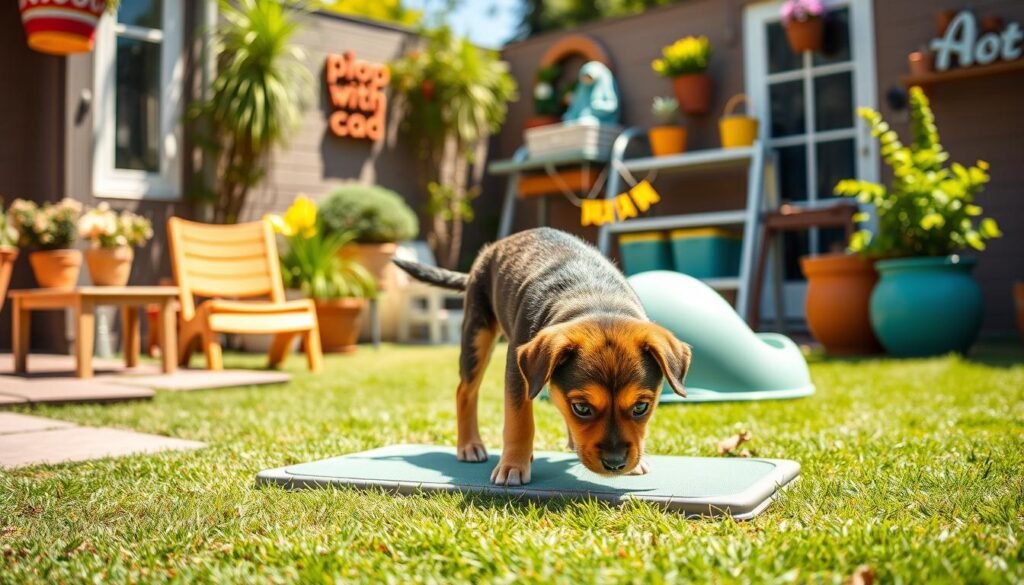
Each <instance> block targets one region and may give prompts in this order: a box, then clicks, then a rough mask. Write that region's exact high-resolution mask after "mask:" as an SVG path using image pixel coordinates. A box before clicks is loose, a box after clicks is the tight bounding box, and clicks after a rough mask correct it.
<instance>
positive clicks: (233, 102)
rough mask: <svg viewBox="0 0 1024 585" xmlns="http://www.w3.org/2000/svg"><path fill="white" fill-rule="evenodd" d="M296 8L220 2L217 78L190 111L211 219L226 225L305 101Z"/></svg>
mask: <svg viewBox="0 0 1024 585" xmlns="http://www.w3.org/2000/svg"><path fill="white" fill-rule="evenodd" d="M296 11H297V9H296V8H294V7H292V5H289V4H288V3H283V2H279V1H278V0H235V1H233V2H232V1H229V0H221V2H220V19H219V21H218V25H217V29H216V31H215V34H214V40H213V50H214V52H215V54H216V55H217V75H216V77H215V78H214V80H213V86H212V91H211V95H210V97H209V99H207V100H205V101H199V102H196V103H194V104H193V105H192V107H191V108H190V112H189V114H190V118H191V120H192V121H193V123H194V124H195V126H196V134H197V142H198V144H199V145H200V146H202V147H203V148H204V149H206V150H207V151H208V152H210V153H211V154H212V155H213V156H214V157H215V159H216V163H215V164H216V168H215V175H216V177H217V178H216V181H217V185H216V186H215V187H214V188H213V191H214V192H215V196H214V200H215V205H214V219H215V221H218V222H226V223H233V222H235V221H237V219H238V215H239V213H240V212H241V210H242V207H243V206H244V204H245V199H246V196H247V194H248V191H249V189H250V188H251V187H253V186H255V185H257V184H258V183H259V181H260V180H262V178H263V175H264V168H265V164H264V163H265V160H266V156H267V154H268V153H269V152H270V150H271V149H272V148H273V147H274V146H277V145H280V144H283V143H285V142H286V139H287V137H288V136H289V134H290V133H291V132H292V131H293V130H294V129H295V128H296V127H297V126H298V124H299V122H300V117H301V112H302V108H303V106H304V104H305V103H306V102H308V101H309V98H310V97H311V95H312V90H311V81H312V80H311V77H310V75H309V72H308V71H307V70H306V66H305V64H304V63H303V53H302V51H301V49H299V48H298V47H297V46H295V44H294V42H293V38H294V36H295V34H296V33H297V32H298V30H299V24H298V22H297V21H296V19H295V14H296Z"/></svg>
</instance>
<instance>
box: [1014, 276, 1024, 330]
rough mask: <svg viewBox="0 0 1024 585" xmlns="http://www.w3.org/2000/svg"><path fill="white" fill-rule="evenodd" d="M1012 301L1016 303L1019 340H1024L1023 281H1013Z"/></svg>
mask: <svg viewBox="0 0 1024 585" xmlns="http://www.w3.org/2000/svg"><path fill="white" fill-rule="evenodd" d="M1013 302H1014V304H1015V305H1017V329H1018V330H1019V331H1020V338H1021V340H1022V341H1024V282H1016V283H1014V285H1013Z"/></svg>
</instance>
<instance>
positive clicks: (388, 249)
mask: <svg viewBox="0 0 1024 585" xmlns="http://www.w3.org/2000/svg"><path fill="white" fill-rule="evenodd" d="M396 252H398V244H396V243H394V242H385V243H383V244H349V245H347V246H344V247H342V248H341V251H340V252H339V254H340V255H341V257H342V258H344V259H346V260H352V261H353V262H357V263H359V264H361V265H362V266H363V268H365V269H366V271H367V272H369V273H370V275H371V276H373V279H374V280H376V281H377V289H378V290H384V286H385V281H386V280H387V278H386V277H387V271H388V270H389V269H390V268H391V259H392V258H394V257H395V253H396Z"/></svg>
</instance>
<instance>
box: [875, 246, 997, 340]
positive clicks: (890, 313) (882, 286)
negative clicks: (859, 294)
mask: <svg viewBox="0 0 1024 585" xmlns="http://www.w3.org/2000/svg"><path fill="white" fill-rule="evenodd" d="M976 264H977V261H976V260H975V259H974V258H964V257H962V256H956V255H953V256H945V257H926V258H904V259H900V260H882V261H880V262H878V263H876V264H875V267H876V268H877V270H878V274H879V276H880V280H879V281H878V285H877V286H875V290H874V292H872V293H871V327H872V328H873V329H874V330H875V335H877V336H878V340H879V341H880V342H882V346H883V347H885V349H886V351H887V352H889V353H890V354H891V355H894V356H899V357H917V356H930V355H940V354H944V353H948V352H951V351H957V352H960V353H967V350H968V349H970V347H971V344H973V343H974V340H975V338H976V337H977V336H978V330H979V329H980V328H981V309H982V305H981V289H979V288H978V283H976V282H975V281H974V277H973V276H971V271H972V270H973V269H974V266H975V265H976Z"/></svg>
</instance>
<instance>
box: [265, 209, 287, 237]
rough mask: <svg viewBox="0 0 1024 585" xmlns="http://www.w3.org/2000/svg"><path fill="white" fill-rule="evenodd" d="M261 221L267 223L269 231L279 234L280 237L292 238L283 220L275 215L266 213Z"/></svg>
mask: <svg viewBox="0 0 1024 585" xmlns="http://www.w3.org/2000/svg"><path fill="white" fill-rule="evenodd" d="M263 221H266V222H269V223H270V227H271V229H273V230H274V233H277V234H281V235H282V236H285V237H288V236H292V235H293V234H292V233H291V228H289V227H288V224H286V223H285V222H284V218H283V217H281V216H280V215H278V214H276V213H268V214H266V215H264V216H263Z"/></svg>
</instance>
